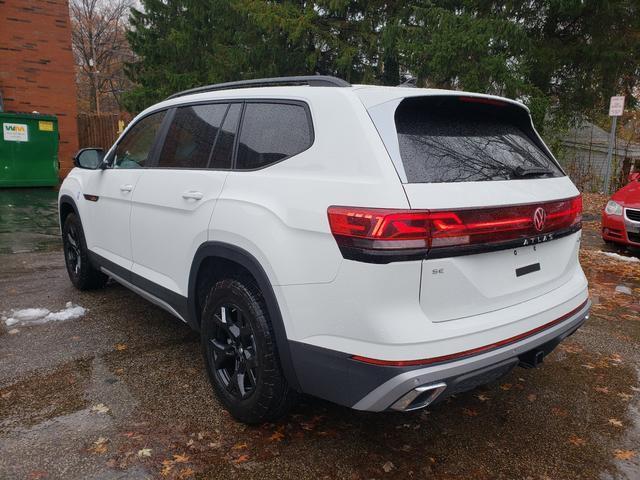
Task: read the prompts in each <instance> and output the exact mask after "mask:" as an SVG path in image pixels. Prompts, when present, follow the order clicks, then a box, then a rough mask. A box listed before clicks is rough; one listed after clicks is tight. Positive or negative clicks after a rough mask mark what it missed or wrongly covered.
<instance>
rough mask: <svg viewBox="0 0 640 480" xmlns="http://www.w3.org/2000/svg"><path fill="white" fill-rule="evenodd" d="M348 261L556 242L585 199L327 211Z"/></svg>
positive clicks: (576, 221) (574, 226)
mask: <svg viewBox="0 0 640 480" xmlns="http://www.w3.org/2000/svg"><path fill="white" fill-rule="evenodd" d="M328 215H329V225H330V227H331V232H332V233H333V236H334V237H335V239H336V241H337V242H338V246H339V247H340V250H341V251H342V254H343V256H344V257H345V258H349V259H352V260H362V261H369V262H375V263H387V262H391V261H397V260H411V259H419V258H425V257H427V256H429V257H442V256H455V255H464V254H469V253H480V252H482V251H490V250H498V249H502V248H513V247H518V246H523V245H528V244H532V243H540V242H542V241H546V240H552V239H553V238H557V237H560V236H563V235H567V234H569V233H573V232H575V231H577V230H579V229H580V226H581V218H582V197H580V196H578V197H575V198H571V199H568V200H560V201H554V202H547V203H543V204H528V205H515V206H509V207H494V208H481V209H461V210H452V211H440V210H437V211H436V210H392V209H377V208H361V207H329V209H328Z"/></svg>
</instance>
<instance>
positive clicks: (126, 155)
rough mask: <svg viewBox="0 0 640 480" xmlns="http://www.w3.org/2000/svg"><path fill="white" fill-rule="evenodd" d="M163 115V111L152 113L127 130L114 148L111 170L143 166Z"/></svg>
mask: <svg viewBox="0 0 640 480" xmlns="http://www.w3.org/2000/svg"><path fill="white" fill-rule="evenodd" d="M164 115H165V112H164V111H162V112H156V113H152V114H151V115H148V116H146V117H144V118H143V119H142V120H140V121H139V122H137V123H136V124H135V125H133V126H132V127H131V129H129V131H128V132H127V133H126V135H125V136H124V137H123V138H122V139H121V140H120V141H119V142H118V145H117V146H116V149H115V154H114V158H113V163H112V165H113V168H142V167H144V166H145V164H146V163H147V158H148V157H149V153H151V148H152V147H153V142H154V140H155V138H156V134H157V133H158V130H160V125H161V124H162V119H163V118H164Z"/></svg>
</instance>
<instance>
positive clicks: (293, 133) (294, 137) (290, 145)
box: [237, 103, 312, 169]
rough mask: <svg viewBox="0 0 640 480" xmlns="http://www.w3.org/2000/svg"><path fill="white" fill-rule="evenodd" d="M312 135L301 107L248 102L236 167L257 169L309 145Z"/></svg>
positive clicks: (304, 111)
mask: <svg viewBox="0 0 640 480" xmlns="http://www.w3.org/2000/svg"><path fill="white" fill-rule="evenodd" d="M311 143H312V133H311V125H310V124H309V118H308V116H307V111H306V109H305V108H304V107H303V106H302V105H293V104H285V103H247V104H246V106H245V111H244V116H243V120H242V128H241V129H240V144H239V145H238V160H237V168H239V169H251V168H260V167H264V166H267V165H269V164H272V163H275V162H279V161H280V160H284V159H285V158H288V157H292V156H293V155H297V154H298V153H300V152H302V151H304V150H306V149H307V148H309V147H310V146H311Z"/></svg>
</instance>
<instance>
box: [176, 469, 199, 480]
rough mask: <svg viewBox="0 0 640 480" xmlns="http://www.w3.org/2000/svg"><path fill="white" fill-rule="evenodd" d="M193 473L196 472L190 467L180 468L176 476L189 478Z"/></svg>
mask: <svg viewBox="0 0 640 480" xmlns="http://www.w3.org/2000/svg"><path fill="white" fill-rule="evenodd" d="M195 473H196V472H194V471H193V469H192V468H191V467H187V468H183V469H182V470H180V473H178V478H179V479H181V480H182V479H185V478H189V477H192V476H193V475H194V474H195Z"/></svg>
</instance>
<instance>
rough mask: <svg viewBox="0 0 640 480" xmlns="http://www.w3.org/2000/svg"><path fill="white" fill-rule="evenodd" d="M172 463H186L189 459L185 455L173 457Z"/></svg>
mask: <svg viewBox="0 0 640 480" xmlns="http://www.w3.org/2000/svg"><path fill="white" fill-rule="evenodd" d="M173 461H174V462H175V463H187V462H188V461H189V457H188V456H187V455H184V454H183V455H174V456H173Z"/></svg>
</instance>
